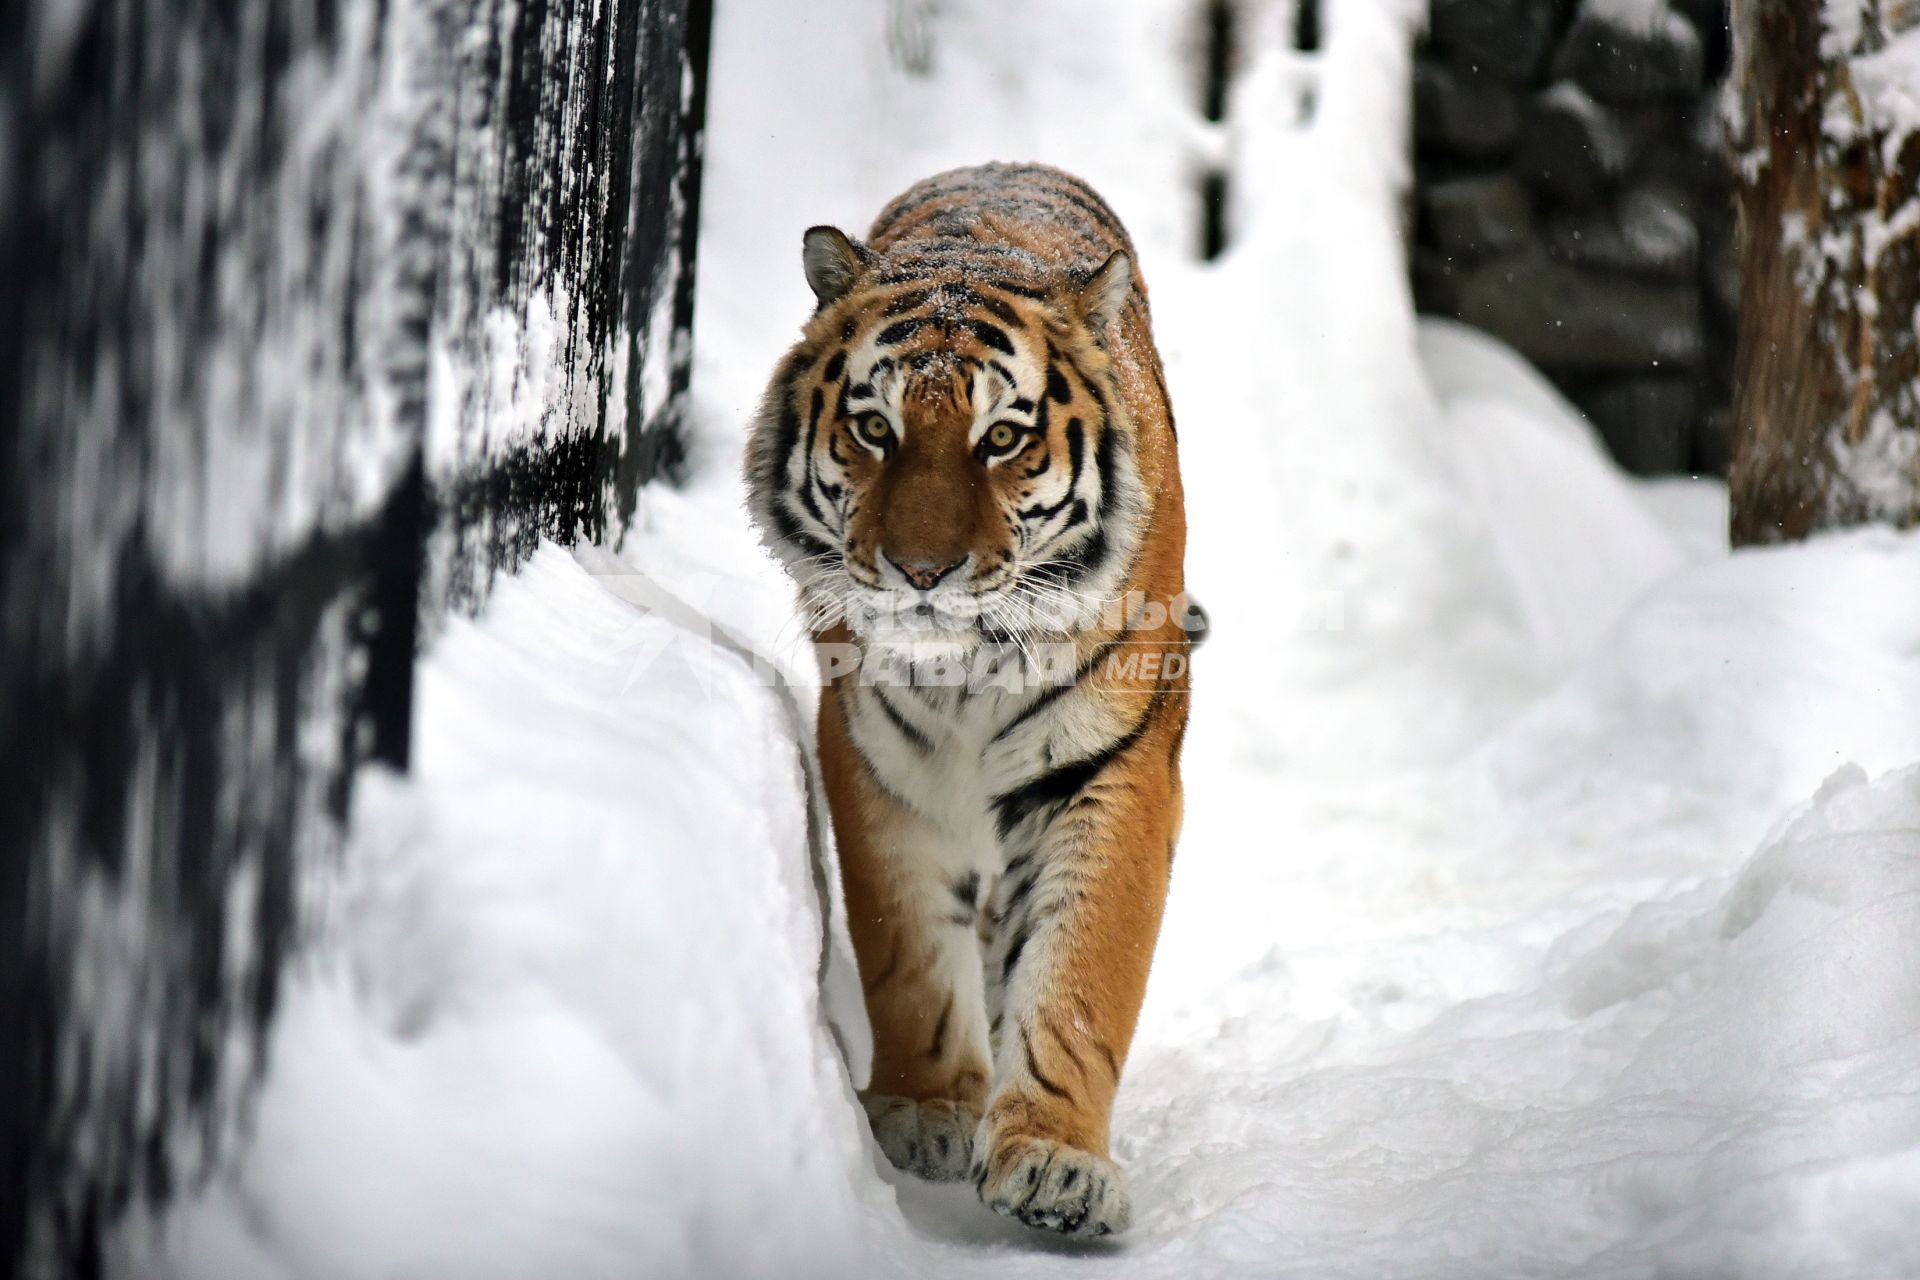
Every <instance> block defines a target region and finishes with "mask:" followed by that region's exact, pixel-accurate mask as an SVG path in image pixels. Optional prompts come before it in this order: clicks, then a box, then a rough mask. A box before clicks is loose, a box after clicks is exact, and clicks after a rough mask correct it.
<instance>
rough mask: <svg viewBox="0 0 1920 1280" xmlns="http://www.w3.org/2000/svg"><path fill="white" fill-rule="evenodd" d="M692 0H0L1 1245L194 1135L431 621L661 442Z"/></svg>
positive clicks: (92, 1220)
mask: <svg viewBox="0 0 1920 1280" xmlns="http://www.w3.org/2000/svg"><path fill="white" fill-rule="evenodd" d="M707 14H708V9H707V5H706V3H705V0H248V2H246V3H205V2H203V0H10V2H9V3H0V281H4V284H3V285H0V288H3V289H4V290H5V298H4V305H0V531H3V532H0V759H4V760H5V761H6V779H5V784H4V788H3V789H0V855H3V856H0V948H3V949H4V954H0V1046H4V1048H0V1153H3V1154H4V1159H3V1160H0V1272H4V1273H6V1274H19V1275H26V1276H43V1275H44V1276H55V1275H58V1276H68V1275H94V1274H98V1272H99V1269H100V1266H101V1263H102V1256H103V1242H104V1240H105V1239H106V1237H107V1235H108V1234H109V1232H110V1231H111V1228H112V1224H113V1223H114V1221H115V1220H116V1218H117V1217H119V1215H121V1214H122V1213H124V1212H126V1211H127V1210H128V1208H129V1207H130V1206H132V1205H134V1204H135V1203H139V1202H146V1203H150V1204H153V1203H161V1202H164V1201H165V1199H166V1198H167V1197H168V1196H169V1195H171V1194H173V1193H174V1192H175V1191H176V1190H177V1189H179V1188H181V1187H182V1186H190V1185H192V1183H193V1180H194V1179H195V1178H196V1177H198V1176H199V1175H200V1174H201V1173H202V1172H203V1171H204V1170H205V1169H206V1168H207V1167H208V1166H209V1162H210V1160H211V1158H212V1156H213V1153H215V1152H216V1151H218V1150H219V1149H220V1147H221V1145H222V1144H223V1142H224V1141H225V1140H226V1139H227V1138H228V1137H229V1136H230V1130H231V1129H232V1127H233V1125H234V1124H235V1123H236V1120H237V1117H238V1116H240V1115H241V1114H242V1112H241V1109H240V1108H239V1107H237V1106H236V1105H235V1104H236V1103H237V1102H238V1101H239V1100H240V1099H242V1098H243V1097H244V1094H245V1090H246V1086H247V1085H248V1084H249V1082H250V1081H251V1080H252V1079H253V1078H254V1073H255V1071H256V1069H257V1066H258V1062H259V1059H258V1050H259V1047H260V1045H261V1044H262V1042H263V1039H264V1036H265V1033H266V1031H267V1029H268V1027H269V1025H270V1023H271V1019H272V1017H273V1014H274V1010H275V1007H276V1003H277V1000H278V993H279V990H280V981H281V975H282V972H283V970H284V968H285V965H286V963H287V961H288V958H289V957H290V955H292V953H293V951H294V950H295V948H296V945H297V939H298V937H299V934H300V928H301V920H300V914H299V907H300V903H301V900H302V890H303V886H308V885H310V884H311V882H312V881H313V879H314V877H315V874H316V873H317V872H320V871H321V870H322V869H323V868H324V865H325V860H326V859H328V858H331V857H334V856H336V855H337V853H338V850H339V847H340V835H341V827H342V823H343V821H344V819H345V817H346V814H347V812H348V807H349V804H350V801H351V794H352V785H353V778H354V774H355V770H356V769H357V768H358V767H359V766H360V765H361V764H363V763H364V762H367V761H369V760H374V761H383V762H385V763H388V764H390V765H393V766H396V767H404V766H405V764H406V762H407V757H408V729H409V724H410V718H411V711H412V673H413V664H414V659H415V653H416V649H417V644H418V642H419V640H420V637H421V636H422V635H423V634H425V633H428V632H430V631H431V629H432V627H433V626H434V625H436V622H437V620H438V619H439V618H441V617H442V616H444V615H445V613H446V612H447V611H448V610H450V609H460V608H471V607H474V606H476V605H477V604H478V603H479V602H480V601H481V600H482V599H483V598H484V596H485V593H486V589H487V586H488V584H489V582H490V581H491V578H492V575H493V574H494V573H495V572H496V571H498V570H500V569H502V568H506V567H511V566H512V565H513V564H515V563H517V561H518V560H519V559H520V558H521V557H522V556H523V555H524V554H525V553H526V552H527V551H528V550H529V549H530V548H531V547H532V546H533V545H534V544H535V543H536V542H537V540H538V539H539V538H541V537H552V538H557V539H560V540H562V541H566V540H571V539H573V538H575V537H578V536H581V535H592V534H599V533H603V532H607V531H609V530H613V529H617V528H618V527H619V526H620V524H621V522H622V521H623V520H624V519H625V518H626V517H627V516H628V515H629V514H630V513H631V512H632V511H633V508H634V503H635V500H636V497H637V494H638V492H639V487H640V485H641V483H642V482H643V481H644V480H646V479H647V478H648V477H649V476H651V475H654V474H656V473H659V472H660V471H662V470H669V469H671V467H672V466H673V465H674V463H675V461H676V460H677V457H678V452H679V438H680V437H679V433H678V431H677V423H678V417H677V414H678V407H679V404H680V401H681V398H682V393H683V392H684V390H685V386H686V379H687V371H688V363H687V362H688V358H689V351H688V344H687V339H688V336H689V333H690V320H691V307H692V297H693V293H692V284H693V281H692V262H693V254H692V249H693V243H692V234H693V229H694V226H695V224H696V219H697V216H698V196H699V173H700V168H699V163H698V146H699V126H700V122H701V116H702V109H703V108H702V103H703V100H704V99H703V94H704V84H705V69H706V67H705V63H706V30H707Z"/></svg>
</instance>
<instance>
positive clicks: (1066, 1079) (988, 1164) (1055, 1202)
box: [973, 707, 1185, 1236]
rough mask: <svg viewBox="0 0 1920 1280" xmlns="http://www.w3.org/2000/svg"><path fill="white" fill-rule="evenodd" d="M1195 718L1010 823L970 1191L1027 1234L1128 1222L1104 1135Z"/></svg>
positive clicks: (1125, 1197)
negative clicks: (989, 1060) (983, 1101)
mask: <svg viewBox="0 0 1920 1280" xmlns="http://www.w3.org/2000/svg"><path fill="white" fill-rule="evenodd" d="M1184 710H1185V709H1184V707H1181V708H1179V709H1178V714H1177V715H1176V714H1173V713H1169V714H1167V715H1165V716H1163V717H1161V718H1162V720H1163V721H1164V723H1162V724H1160V725H1157V726H1152V727H1150V728H1149V731H1148V732H1147V733H1145V734H1144V735H1142V736H1141V737H1140V738H1139V739H1138V740H1137V741H1135V742H1134V743H1133V744H1132V745H1131V746H1129V747H1128V748H1127V749H1126V750H1124V751H1123V752H1122V753H1121V754H1120V755H1119V756H1118V757H1116V758H1115V759H1113V760H1112V761H1110V762H1108V763H1107V764H1106V765H1105V767H1104V768H1102V769H1101V770H1100V771H1099V772H1098V773H1097V774H1096V775H1095V776H1094V777H1092V778H1091V779H1089V780H1088V781H1087V782H1086V783H1085V784H1084V785H1083V786H1082V787H1080V788H1079V789H1078V790H1077V791H1075V792H1074V793H1072V794H1071V795H1069V796H1068V797H1066V798H1065V799H1064V800H1059V799H1049V800H1048V801H1047V802H1046V803H1045V804H1044V805H1043V806H1042V807H1041V808H1040V809H1039V810H1038V811H1036V812H1034V813H1032V814H1029V815H1024V816H1023V815H1021V814H1018V813H1012V814H1008V815H1007V816H1008V817H1011V818H1013V819H1015V824H1014V827H1013V830H1012V831H1011V832H1010V833H1009V839H1008V844H1007V849H1008V852H1009V854H1010V857H1009V859H1008V862H1007V866H1006V870H1005V872H1004V874H1003V875H1002V877H1001V879H1000V881H999V883H998V885H997V886H996V889H995V893H994V902H993V922H994V926H995V933H994V937H993V942H992V945H991V946H990V947H989V949H988V955H987V982H988V992H989V994H988V1003H989V1010H990V1014H991V1017H992V1032H991V1034H992V1041H993V1053H994V1088H993V1093H992V1095H991V1097H990V1099H989V1100H988V1103H987V1108H986V1113H985V1116H984V1118H983V1120H982V1123H981V1127H980V1134H979V1136H978V1138H977V1139H976V1140H975V1165H974V1169H973V1177H974V1180H975V1184H976V1186H977V1187H978V1189H979V1192H980V1198H981V1200H982V1201H984V1202H985V1203H986V1204H987V1206H988V1207H989V1208H992V1209H993V1210H995V1211H996V1212H999V1213H1005V1214H1011V1215H1013V1216H1014V1217H1017V1218H1019V1219H1020V1220H1021V1221H1023V1222H1025V1223H1026V1224H1027V1225H1029V1226H1033V1227H1042V1228H1046V1229H1048V1230H1053V1231H1059V1232H1062V1233H1065V1234H1068V1235H1079V1236H1101V1235H1108V1234H1111V1233H1115V1232H1119V1231H1122V1230H1124V1229H1125V1228H1126V1226H1127V1224H1128V1223H1129V1221H1130V1220H1131V1218H1132V1205H1131V1200H1130V1198H1129V1194H1128V1189H1127V1179H1126V1175H1125V1173H1124V1172H1123V1171H1122V1170H1121V1169H1120V1167H1119V1166H1118V1165H1117V1164H1115V1163H1114V1162H1113V1161H1112V1160H1111V1159H1110V1158H1109V1156H1108V1145H1107V1144H1108V1124H1109V1120H1110V1117H1111V1114H1112V1109H1113V1098H1114V1094H1115V1092H1116V1091H1117V1090H1118V1088H1119V1085H1120V1070H1121V1067H1122V1065H1123V1064H1124V1063H1125V1061H1126V1056H1127V1048H1128V1045H1129V1044H1130V1043H1131V1042H1132V1039H1133V1032H1134V1026H1135V1023H1136V1022H1137V1020H1138V1018H1139V1013H1140V1003H1141V1000H1142V999H1143V998H1144V996H1145V994H1146V986H1147V970H1148V968H1149V966H1150V964H1151V962H1152V958H1153V947H1154V942H1155V940H1156V938H1157V937H1158V935H1159V931H1160V917H1161V913H1162V910H1163V908H1164V906H1165V902H1166V892H1167V883H1168V876H1169V871H1170V864H1171V860H1172V850H1173V841H1174V838H1175V836H1176V835H1177V833H1178V830H1179V826H1180V785H1179V778H1178V774H1177V770H1176V767H1175V765H1174V764H1173V753H1174V752H1175V751H1176V750H1177V738H1178V723H1177V722H1178V721H1179V720H1181V719H1183V718H1184ZM1011 799H1012V801H1013V803H1015V804H1018V802H1019V797H1018V796H1017V795H1016V796H1015V797H1013V798H1011ZM1003 812H1005V809H1004V806H1003ZM1003 822H1004V819H1003Z"/></svg>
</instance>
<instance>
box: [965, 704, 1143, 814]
mask: <svg viewBox="0 0 1920 1280" xmlns="http://www.w3.org/2000/svg"><path fill="white" fill-rule="evenodd" d="M1166 697H1167V690H1166V686H1164V685H1162V686H1160V687H1158V688H1156V689H1155V690H1154V693H1153V698H1152V700H1151V701H1150V702H1148V703H1147V709H1146V711H1145V712H1144V713H1142V715H1141V716H1140V719H1139V721H1138V722H1137V723H1136V724H1135V725H1134V726H1133V728H1131V729H1129V730H1127V731H1126V732H1125V733H1124V734H1122V735H1120V737H1119V738H1117V739H1116V740H1115V741H1114V742H1112V743H1111V744H1109V745H1108V746H1107V747H1106V748H1105V749H1104V750H1101V751H1098V752H1096V753H1095V754H1093V755H1091V756H1088V757H1087V758H1086V759H1085V760H1080V761H1077V762H1075V763H1073V764H1069V765H1062V766H1061V767H1060V768H1058V769H1055V770H1053V771H1052V772H1051V773H1043V774H1041V775H1040V776H1039V777H1038V778H1035V779H1034V780H1033V781H1032V782H1029V783H1027V784H1026V785H1025V786H1023V787H1017V788H1015V789H1014V790H1012V791H1008V792H1005V793H1003V794H1001V795H997V796H995V797H994V798H993V807H994V810H995V811H996V819H997V820H996V825H997V826H998V827H999V830H1000V838H1001V839H1002V840H1004V839H1006V838H1007V837H1008V836H1009V835H1011V834H1012V833H1013V829H1014V828H1015V827H1017V826H1019V825H1020V824H1021V823H1022V822H1024V821H1025V820H1026V819H1028V818H1030V817H1032V816H1033V815H1034V814H1035V813H1038V812H1039V811H1040V810H1041V809H1044V808H1047V807H1048V806H1050V805H1059V804H1065V803H1066V802H1067V801H1069V800H1071V799H1073V797H1074V796H1076V795H1078V794H1080V792H1081V791H1082V790H1084V789H1085V788H1086V786H1087V785H1088V784H1089V783H1091V782H1092V781H1093V780H1094V779H1095V778H1097V777H1099V776H1100V773H1101V771H1102V770H1103V769H1105V768H1106V767H1107V766H1108V765H1110V764H1112V763H1113V762H1114V761H1115V760H1116V759H1118V758H1119V757H1120V755H1121V754H1122V753H1123V752H1125V751H1126V750H1128V749H1129V748H1130V747H1132V746H1133V744H1134V743H1136V742H1138V741H1140V738H1141V736H1142V735H1143V734H1145V733H1146V731H1147V728H1148V726H1149V725H1151V724H1152V723H1153V719H1154V717H1155V716H1157V715H1159V714H1160V708H1161V706H1162V705H1164V703H1165V702H1166Z"/></svg>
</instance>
